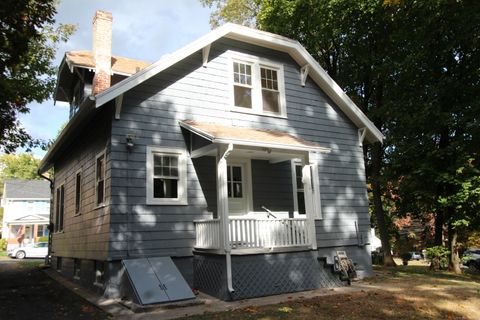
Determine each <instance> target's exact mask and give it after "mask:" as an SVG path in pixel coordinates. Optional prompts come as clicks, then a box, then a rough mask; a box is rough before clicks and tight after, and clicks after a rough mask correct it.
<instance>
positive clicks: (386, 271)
mask: <svg viewBox="0 0 480 320" xmlns="http://www.w3.org/2000/svg"><path fill="white" fill-rule="evenodd" d="M373 269H374V272H375V274H376V275H377V277H374V278H371V279H369V280H374V281H379V280H382V277H392V276H393V277H400V278H401V277H419V276H423V277H425V276H427V277H428V278H432V279H442V280H459V281H472V282H476V283H480V275H477V274H471V273H462V274H455V273H452V272H449V271H443V270H441V271H432V270H430V268H429V266H397V267H394V268H386V267H383V266H382V267H381V266H374V267H373Z"/></svg>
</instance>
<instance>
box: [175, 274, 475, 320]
mask: <svg viewBox="0 0 480 320" xmlns="http://www.w3.org/2000/svg"><path fill="white" fill-rule="evenodd" d="M375 271H376V273H377V275H378V276H376V277H374V278H371V279H366V280H365V281H363V282H366V283H368V282H374V283H376V284H381V286H378V287H372V289H365V290H361V291H358V290H359V288H358V289H357V291H352V292H349V293H338V292H336V291H335V290H326V291H325V295H323V296H319V297H316V298H312V299H303V298H299V299H297V300H293V299H292V300H290V301H287V302H284V303H279V304H275V305H269V306H260V307H252V306H249V307H247V306H248V305H249V300H245V301H244V303H243V305H244V306H245V307H243V308H242V309H237V310H231V311H225V312H219V313H205V314H204V315H196V316H192V317H187V318H182V319H184V320H186V319H189V320H190V319H191V320H193V319H196V320H197V319H205V320H206V319H213V320H221V319H226V320H227V319H228V320H236V319H262V320H273V319H294V320H295V319H320V320H322V319H332V318H337V319H351V320H358V319H480V308H479V306H480V284H479V283H480V278H479V276H475V275H455V274H453V273H449V272H444V271H442V272H433V271H431V270H429V268H428V266H406V267H404V266H399V267H397V268H384V267H375ZM370 280H373V281H370ZM354 287H355V285H354V286H353V288H354Z"/></svg>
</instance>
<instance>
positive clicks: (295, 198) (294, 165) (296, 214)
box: [291, 159, 307, 219]
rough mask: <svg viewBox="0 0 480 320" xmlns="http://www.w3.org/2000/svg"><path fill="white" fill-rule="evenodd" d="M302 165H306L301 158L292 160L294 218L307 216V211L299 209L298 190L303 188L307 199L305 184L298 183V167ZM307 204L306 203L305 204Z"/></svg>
mask: <svg viewBox="0 0 480 320" xmlns="http://www.w3.org/2000/svg"><path fill="white" fill-rule="evenodd" d="M298 166H299V167H302V168H303V166H304V164H303V162H302V161H301V160H297V159H294V160H291V168H292V170H291V172H292V190H293V217H294V218H302V219H304V218H306V216H307V215H306V213H305V214H300V212H299V210H298V207H299V206H298V195H297V193H298V191H299V190H301V191H302V192H303V197H304V199H305V191H304V188H303V185H302V186H298V185H297V171H296V169H297V167H298ZM304 206H305V204H304Z"/></svg>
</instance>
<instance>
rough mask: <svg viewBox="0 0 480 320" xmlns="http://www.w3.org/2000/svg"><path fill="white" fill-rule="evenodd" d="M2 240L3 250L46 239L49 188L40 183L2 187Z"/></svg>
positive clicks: (18, 182)
mask: <svg viewBox="0 0 480 320" xmlns="http://www.w3.org/2000/svg"><path fill="white" fill-rule="evenodd" d="M2 207H3V221H2V230H3V232H2V238H3V239H7V242H8V245H7V249H8V250H10V249H13V248H16V247H19V246H23V245H26V244H29V243H36V242H38V240H39V239H40V238H42V237H47V236H48V228H47V227H48V223H49V216H50V184H49V183H48V181H44V180H6V181H5V184H4V187H3V198H2Z"/></svg>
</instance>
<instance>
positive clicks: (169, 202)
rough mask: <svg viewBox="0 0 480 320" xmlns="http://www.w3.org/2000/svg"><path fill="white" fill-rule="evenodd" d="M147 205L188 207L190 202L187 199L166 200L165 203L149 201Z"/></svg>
mask: <svg viewBox="0 0 480 320" xmlns="http://www.w3.org/2000/svg"><path fill="white" fill-rule="evenodd" d="M146 204H147V205H149V206H188V201H187V200H186V199H185V200H165V201H159V200H155V199H147V203H146Z"/></svg>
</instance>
